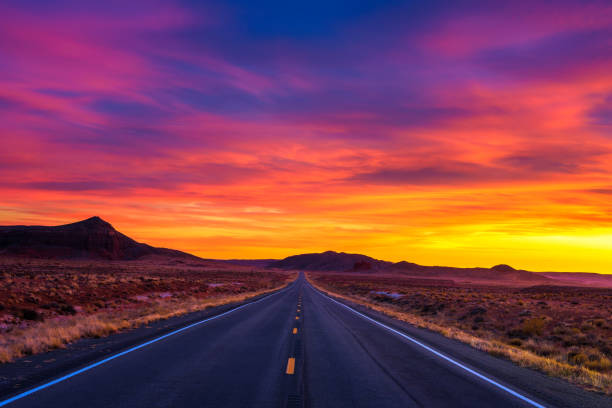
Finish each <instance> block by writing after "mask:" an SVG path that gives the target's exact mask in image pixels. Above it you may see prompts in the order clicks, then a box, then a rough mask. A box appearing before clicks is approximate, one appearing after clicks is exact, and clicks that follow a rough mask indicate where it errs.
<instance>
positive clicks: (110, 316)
mask: <svg viewBox="0 0 612 408" xmlns="http://www.w3.org/2000/svg"><path fill="white" fill-rule="evenodd" d="M283 286H284V284H283V285H280V286H278V287H276V288H272V289H268V290H260V291H255V292H245V293H243V294H240V295H232V296H224V297H217V298H208V299H187V300H181V301H178V302H160V303H158V304H155V305H152V306H148V307H141V308H134V309H128V310H121V311H114V312H104V313H95V314H92V315H88V316H78V315H77V316H67V317H64V318H57V319H53V320H49V321H45V322H40V323H37V324H34V325H32V326H29V327H27V328H24V329H16V330H13V331H12V332H10V333H7V334H4V335H2V337H0V363H6V362H9V361H12V360H14V359H16V358H19V357H23V356H26V355H31V354H36V353H42V352H45V351H49V350H53V349H57V348H62V347H64V346H65V345H67V344H69V343H71V342H73V341H75V340H78V339H81V338H85V337H96V338H97V337H104V336H108V335H109V334H112V333H115V332H118V331H120V330H123V329H128V328H134V327H138V326H142V325H145V324H147V323H151V322H153V321H156V320H160V319H167V318H170V317H174V316H179V315H182V314H186V313H190V312H195V311H198V310H203V309H206V308H208V307H214V306H219V305H223V304H226V303H232V302H240V301H243V300H246V299H249V298H251V297H255V296H258V295H261V294H265V293H269V292H271V291H274V290H277V289H280V288H281V287H283Z"/></svg>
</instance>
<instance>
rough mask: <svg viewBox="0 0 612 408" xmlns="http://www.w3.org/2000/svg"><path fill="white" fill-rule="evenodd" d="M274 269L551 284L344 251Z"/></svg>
mask: <svg viewBox="0 0 612 408" xmlns="http://www.w3.org/2000/svg"><path fill="white" fill-rule="evenodd" d="M268 266H269V267H272V268H280V269H286V270H305V271H321V272H363V273H387V274H402V275H407V276H418V277H425V278H436V279H439V278H444V279H453V278H455V279H462V280H473V281H478V280H494V281H504V282H518V281H521V282H523V281H528V282H536V283H544V282H550V281H551V280H550V279H549V278H547V277H545V276H542V275H539V274H536V273H533V272H529V271H524V270H516V269H514V268H513V267H511V266H509V265H505V264H500V265H496V266H494V267H493V268H454V267H450V266H424V265H418V264H415V263H412V262H406V261H401V262H397V263H393V262H387V261H382V260H379V259H374V258H371V257H369V256H366V255H361V254H347V253H344V252H334V251H326V252H321V253H314V254H301V255H293V256H290V257H287V258H285V259H283V260H280V261H276V262H272V263H270V264H269V265H268Z"/></svg>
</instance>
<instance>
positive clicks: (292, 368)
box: [285, 357, 295, 374]
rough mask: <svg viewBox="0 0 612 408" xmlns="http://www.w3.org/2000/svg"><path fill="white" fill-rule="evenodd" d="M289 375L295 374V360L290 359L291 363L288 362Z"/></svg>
mask: <svg viewBox="0 0 612 408" xmlns="http://www.w3.org/2000/svg"><path fill="white" fill-rule="evenodd" d="M285 372H286V373H287V374H293V373H294V372H295V358H293V357H289V361H287V371H285Z"/></svg>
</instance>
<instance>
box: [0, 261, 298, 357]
mask: <svg viewBox="0 0 612 408" xmlns="http://www.w3.org/2000/svg"><path fill="white" fill-rule="evenodd" d="M294 277H295V276H294V275H291V274H286V273H278V272H269V271H261V270H250V269H249V268H242V267H235V268H234V267H233V266H231V267H226V268H225V269H219V268H210V265H207V264H187V265H183V264H178V265H177V264H175V263H171V264H169V265H164V264H161V265H160V264H159V263H152V262H77V261H70V262H69V261H24V260H1V261H0V299H1V300H0V362H8V361H11V360H13V359H15V358H18V357H21V356H25V355H29V354H34V353H40V352H44V351H48V350H52V349H55V348H59V347H64V346H65V345H66V344H68V343H70V342H72V341H74V340H77V339H80V338H84V337H102V336H106V335H108V334H110V333H114V332H117V331H119V330H122V329H126V328H132V327H137V326H140V325H143V324H147V323H149V322H152V321H155V320H159V319H165V318H169V317H173V316H177V315H181V314H184V313H189V312H193V311H197V310H202V309H204V308H207V307H211V306H217V305H220V304H224V303H229V302H235V301H241V300H244V299H247V298H249V297H252V296H256V295H259V294H262V293H265V292H269V291H272V290H275V289H277V288H280V287H282V286H284V285H285V284H287V283H288V282H289V281H290V280H291V279H293V278H294Z"/></svg>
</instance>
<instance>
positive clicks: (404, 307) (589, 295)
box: [308, 273, 612, 394]
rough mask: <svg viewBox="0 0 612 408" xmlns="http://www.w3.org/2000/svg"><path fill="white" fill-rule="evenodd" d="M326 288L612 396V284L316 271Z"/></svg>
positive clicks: (315, 278) (316, 281)
mask: <svg viewBox="0 0 612 408" xmlns="http://www.w3.org/2000/svg"><path fill="white" fill-rule="evenodd" d="M308 277H309V279H310V280H311V282H312V283H313V284H315V286H317V287H319V288H320V289H323V290H326V291H328V292H330V294H335V295H338V296H340V297H344V298H347V299H349V300H352V301H355V302H357V303H360V304H363V305H366V306H369V307H371V308H373V309H376V310H378V311H382V312H384V313H387V314H389V315H392V316H393V317H396V318H399V319H402V320H405V321H407V322H409V323H412V324H415V325H418V326H420V327H425V328H428V329H431V330H434V331H438V332H440V333H442V334H444V335H445V336H448V337H452V338H456V339H459V340H461V341H464V342H466V343H469V344H471V345H472V346H474V347H477V348H479V349H482V350H485V351H487V352H489V353H491V354H493V355H496V356H501V357H505V358H508V359H510V360H512V361H514V362H516V363H518V364H520V365H523V366H528V367H532V368H536V369H539V370H541V371H543V372H545V373H547V374H550V375H554V376H558V377H561V378H565V379H567V380H570V381H572V382H574V383H576V384H579V385H581V386H583V387H585V388H588V389H591V390H596V391H600V392H605V393H607V394H612V363H611V359H612V289H605V288H585V287H564V286H543V285H540V286H531V287H508V286H504V287H502V286H494V285H488V286H487V285H474V284H458V283H455V282H453V281H451V280H433V279H432V280H428V279H411V278H404V277H401V276H372V275H356V274H330V273H310V274H309V275H308Z"/></svg>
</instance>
